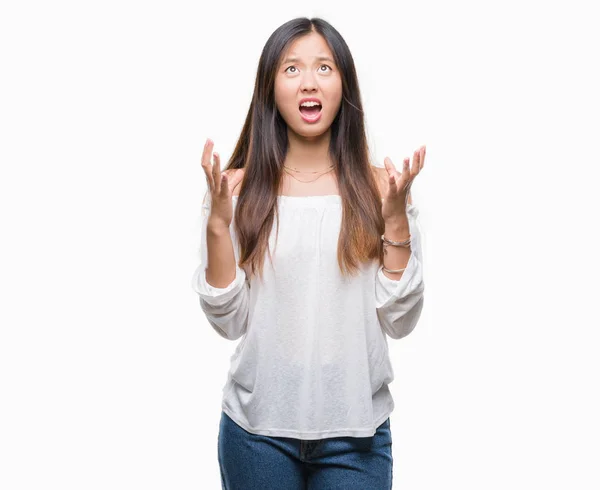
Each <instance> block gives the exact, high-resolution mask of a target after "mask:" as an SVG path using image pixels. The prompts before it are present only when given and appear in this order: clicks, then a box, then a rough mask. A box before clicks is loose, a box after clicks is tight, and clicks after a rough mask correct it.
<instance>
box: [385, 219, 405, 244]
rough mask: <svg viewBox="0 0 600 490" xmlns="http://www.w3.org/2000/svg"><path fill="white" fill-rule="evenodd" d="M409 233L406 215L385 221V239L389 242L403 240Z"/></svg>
mask: <svg viewBox="0 0 600 490" xmlns="http://www.w3.org/2000/svg"><path fill="white" fill-rule="evenodd" d="M409 233H410V226H409V224H408V218H407V217H406V215H404V216H400V217H396V218H394V219H391V220H386V221H385V233H384V234H385V237H386V238H389V239H390V240H395V241H398V240H401V239H403V240H405V239H406V238H407V237H408V235H409Z"/></svg>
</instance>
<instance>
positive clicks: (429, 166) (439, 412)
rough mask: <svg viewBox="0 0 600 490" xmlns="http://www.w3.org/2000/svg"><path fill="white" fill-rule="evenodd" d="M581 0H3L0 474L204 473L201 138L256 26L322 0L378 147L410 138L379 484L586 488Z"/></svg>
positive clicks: (589, 241)
mask: <svg viewBox="0 0 600 490" xmlns="http://www.w3.org/2000/svg"><path fill="white" fill-rule="evenodd" d="M591 5H592V2H581V1H579V2H568V4H567V2H566V1H563V2H541V1H537V2H534V1H523V0H520V1H504V2H481V1H478V2H476V1H460V0H459V1H456V2H441V1H435V2H434V1H427V0H424V1H423V0H420V1H418V2H417V1H415V2H393V3H392V2H377V1H369V2H362V3H358V4H356V5H352V4H348V3H346V2H342V1H336V2H334V1H329V2H323V1H318V2H317V1H309V2H302V5H296V4H293V3H289V4H286V3H282V2H275V1H273V2H261V1H256V2H250V3H241V2H240V3H237V4H232V3H231V2H191V1H188V2H184V1H170V2H166V1H163V2H158V1H156V2H141V1H131V0H129V1H128V0H120V1H118V2H117V1H104V2H75V1H70V2H67V1H56V2H31V1H30V2H27V1H22V2H6V3H3V5H2V7H1V9H0V57H1V58H0V62H1V63H0V66H1V70H2V76H1V77H0V84H1V91H0V98H1V99H0V100H1V102H0V104H1V106H0V124H1V126H0V130H1V145H0V151H1V154H0V161H1V174H0V216H1V221H0V226H1V231H2V236H3V239H2V241H1V245H0V246H1V247H2V249H1V250H2V253H1V254H0V257H1V259H0V260H1V261H2V262H1V264H0V265H1V273H0V293H1V298H2V299H1V307H0V315H1V317H0V325H1V330H0V332H1V333H0V397H1V403H0V411H1V412H2V414H1V416H0V461H1V462H2V463H1V471H0V487H2V488H3V489H7V490H13V489H42V488H62V489H64V490H67V489H78V490H79V489H108V488H110V489H128V490H129V489H137V488H144V489H146V490H149V489H174V488H177V489H180V490H184V489H197V488H202V489H204V488H206V489H216V488H220V482H219V469H218V463H217V434H218V423H219V417H220V403H221V395H222V392H221V389H222V387H223V385H224V383H225V381H226V376H227V369H228V367H229V357H230V356H231V354H232V353H233V351H234V349H235V345H236V343H237V342H230V341H227V340H225V339H222V338H220V337H219V336H218V335H217V334H216V333H215V332H214V331H213V330H212V329H211V328H210V326H209V325H208V324H207V322H206V319H205V317H204V316H203V314H202V311H201V309H200V306H199V304H198V298H197V296H196V295H195V293H194V292H193V290H192V288H191V277H192V273H193V271H194V269H195V267H196V266H197V264H198V260H199V256H198V253H197V247H198V244H199V239H200V228H199V225H200V211H201V208H200V204H201V200H202V197H203V195H204V192H205V190H206V184H205V180H204V176H203V173H202V169H201V167H200V155H201V151H202V147H203V145H204V142H205V140H206V138H208V137H210V138H211V139H213V140H214V141H215V151H218V152H219V153H220V154H221V155H222V159H223V165H224V164H225V161H226V159H228V158H229V156H230V155H231V152H232V150H233V147H234V145H235V142H236V139H237V137H238V135H239V132H240V130H241V126H242V123H243V121H244V118H245V116H246V113H247V110H248V105H249V103H250V98H251V95H252V90H253V87H254V77H255V74H256V66H257V62H258V59H259V56H260V52H261V50H262V47H263V45H264V43H265V42H266V40H267V38H268V36H269V35H270V34H271V32H272V31H273V30H275V29H276V28H277V27H278V26H279V25H281V24H282V23H284V22H286V21H287V20H290V19H292V18H294V17H298V16H308V17H312V16H320V17H323V18H324V19H325V20H327V21H329V22H331V23H332V24H333V25H334V26H335V27H336V28H337V29H338V30H339V31H340V32H341V33H342V35H343V36H344V38H345V39H346V41H347V43H348V45H349V46H350V49H351V51H352V53H353V56H354V60H355V62H356V66H357V69H358V74H359V79H360V87H361V90H362V95H363V98H364V105H365V109H366V114H367V125H368V136H369V142H370V145H371V149H372V151H373V156H374V157H375V159H376V162H377V164H378V165H381V166H382V165H383V159H384V158H385V156H390V158H391V159H392V160H393V161H394V162H395V164H396V165H400V164H401V162H402V158H403V157H405V156H409V155H411V154H412V151H413V150H414V149H416V148H417V147H418V146H419V145H421V144H426V145H427V159H426V164H425V169H424V171H423V172H422V174H421V175H420V176H419V177H418V180H417V181H416V182H415V184H414V186H413V199H414V202H415V204H416V205H417V206H418V207H419V209H420V212H421V214H420V223H421V228H422V230H423V233H424V237H423V245H424V250H423V252H424V259H425V264H424V267H425V278H426V293H425V294H426V300H425V307H424V311H423V314H422V317H421V320H420V322H419V325H418V326H417V328H416V329H415V331H414V332H412V333H411V334H410V335H409V336H408V337H406V338H404V339H402V340H399V341H394V340H392V339H388V343H389V345H390V349H391V355H392V359H393V366H394V371H395V376H396V377H395V380H394V382H393V383H392V384H391V385H390V388H391V390H392V393H393V396H394V399H395V403H396V409H395V411H394V413H393V414H392V417H391V424H392V435H393V453H394V485H395V486H394V488H398V489H400V488H402V489H410V490H430V489H441V488H444V489H445V488H457V489H458V488H460V489H461V490H467V489H468V490H471V489H472V490H480V489H482V488H485V489H489V490H491V489H503V490H504V489H507V488H518V489H532V488H564V489H578V490H583V489H597V488H599V487H600V475H599V473H598V466H597V465H598V461H600V449H599V445H598V441H599V440H600V424H599V422H598V413H600V403H599V402H598V386H599V380H598V373H599V372H600V363H599V361H598V347H599V343H598V339H599V334H598V330H599V327H600V321H599V318H598V313H597V304H598V298H597V296H598V293H599V291H600V288H599V286H598V272H599V267H598V265H599V264H598V256H597V252H598V249H599V245H600V244H599V243H598V240H597V238H596V236H597V233H596V232H597V231H598V224H597V223H598V217H597V214H598V210H599V209H600V206H599V205H598V204H599V202H598V201H599V200H598V180H597V178H596V173H595V172H596V170H597V168H598V165H599V164H600V158H599V149H598V141H599V135H600V131H599V129H600V127H599V121H598V114H599V112H598V111H599V109H600V104H599V96H598V86H600V80H599V77H598V74H597V72H596V69H597V66H595V65H597V58H598V52H597V47H598V46H599V45H600V40H599V35H598V29H597V17H594V16H593V15H592V10H591Z"/></svg>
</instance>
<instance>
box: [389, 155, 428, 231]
mask: <svg viewBox="0 0 600 490" xmlns="http://www.w3.org/2000/svg"><path fill="white" fill-rule="evenodd" d="M383 164H384V165H385V168H386V170H387V172H388V177H389V180H388V190H387V194H386V195H385V196H384V200H383V205H382V207H381V212H382V214H383V219H384V220H385V221H386V223H387V222H393V221H394V220H395V219H396V218H399V217H400V216H401V215H403V214H406V207H407V205H408V196H409V194H410V187H411V186H412V183H413V182H414V180H415V177H416V176H417V175H419V172H420V171H421V170H422V169H423V165H424V164H425V145H423V146H421V148H419V149H418V150H416V151H415V153H414V154H413V163H412V167H410V168H409V158H405V159H404V163H403V168H402V171H401V172H398V171H397V170H396V167H395V166H394V164H393V163H392V160H391V159H390V158H389V157H386V158H385V159H384V161H383Z"/></svg>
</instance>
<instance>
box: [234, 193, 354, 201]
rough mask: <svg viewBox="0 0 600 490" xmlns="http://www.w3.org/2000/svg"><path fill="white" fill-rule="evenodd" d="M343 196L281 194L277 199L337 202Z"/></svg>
mask: <svg viewBox="0 0 600 490" xmlns="http://www.w3.org/2000/svg"><path fill="white" fill-rule="evenodd" d="M231 197H232V198H234V197H235V198H237V197H239V196H231ZM341 198H342V196H341V195H340V194H322V195H319V196H287V195H285V194H279V195H278V196H277V199H279V200H282V201H286V200H298V199H299V200H307V201H308V200H313V201H318V200H329V199H332V200H333V199H335V200H339V199H341Z"/></svg>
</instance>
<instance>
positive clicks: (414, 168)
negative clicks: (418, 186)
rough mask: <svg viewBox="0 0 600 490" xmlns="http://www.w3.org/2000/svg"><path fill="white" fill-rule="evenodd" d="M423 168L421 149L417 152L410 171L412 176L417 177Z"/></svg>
mask: <svg viewBox="0 0 600 490" xmlns="http://www.w3.org/2000/svg"><path fill="white" fill-rule="evenodd" d="M420 167H421V149H420V148H419V149H418V150H416V151H415V153H414V155H413V164H412V168H411V169H410V173H411V175H417V174H418V173H419V169H420Z"/></svg>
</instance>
